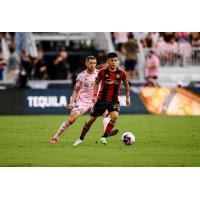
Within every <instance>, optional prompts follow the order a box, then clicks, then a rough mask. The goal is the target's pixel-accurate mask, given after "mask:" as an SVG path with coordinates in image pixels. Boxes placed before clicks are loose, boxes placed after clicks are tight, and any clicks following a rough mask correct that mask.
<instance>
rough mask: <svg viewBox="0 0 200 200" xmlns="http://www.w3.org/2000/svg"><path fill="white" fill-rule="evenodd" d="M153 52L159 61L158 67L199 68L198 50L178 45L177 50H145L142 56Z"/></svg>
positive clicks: (199, 56)
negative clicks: (150, 51)
mask: <svg viewBox="0 0 200 200" xmlns="http://www.w3.org/2000/svg"><path fill="white" fill-rule="evenodd" d="M149 50H153V51H154V52H155V53H156V54H157V55H158V57H159V59H160V66H161V67H164V66H168V67H169V66H176V67H178V66H180V67H189V66H198V67H200V48H194V47H191V46H190V45H187V44H185V45H184V44H182V45H179V46H178V47H177V48H171V49H170V48H168V49H167V48H151V49H150V48H145V49H143V51H144V56H145V57H146V56H147V52H148V51H149Z"/></svg>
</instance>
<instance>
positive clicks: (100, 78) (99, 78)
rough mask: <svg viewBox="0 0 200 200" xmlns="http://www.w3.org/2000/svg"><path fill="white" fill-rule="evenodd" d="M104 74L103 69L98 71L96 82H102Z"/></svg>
mask: <svg viewBox="0 0 200 200" xmlns="http://www.w3.org/2000/svg"><path fill="white" fill-rule="evenodd" d="M102 74H103V70H100V71H99V72H98V74H97V76H96V78H95V82H96V83H100V82H101V80H102V77H103V76H102Z"/></svg>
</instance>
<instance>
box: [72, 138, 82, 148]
mask: <svg viewBox="0 0 200 200" xmlns="http://www.w3.org/2000/svg"><path fill="white" fill-rule="evenodd" d="M82 142H83V140H81V139H80V138H79V139H78V140H76V142H74V144H73V146H74V147H77V146H78V145H80V144H81V143H82Z"/></svg>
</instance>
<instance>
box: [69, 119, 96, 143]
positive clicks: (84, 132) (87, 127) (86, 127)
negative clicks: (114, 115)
mask: <svg viewBox="0 0 200 200" xmlns="http://www.w3.org/2000/svg"><path fill="white" fill-rule="evenodd" d="M97 117H98V116H90V118H89V120H88V121H87V122H86V123H85V125H84V127H83V129H82V131H81V135H80V137H79V139H78V140H76V141H75V142H74V144H73V146H78V145H80V144H81V143H82V142H83V140H84V138H85V136H86V134H87V132H88V131H89V130H90V127H91V126H92V124H93V123H94V122H95V120H96V119H97Z"/></svg>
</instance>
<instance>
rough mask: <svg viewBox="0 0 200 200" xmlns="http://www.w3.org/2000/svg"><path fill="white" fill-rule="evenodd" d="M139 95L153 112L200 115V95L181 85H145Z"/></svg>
mask: <svg viewBox="0 0 200 200" xmlns="http://www.w3.org/2000/svg"><path fill="white" fill-rule="evenodd" d="M139 95H140V98H141V100H142V102H143V104H144V105H145V107H146V109H147V110H148V111H149V112H150V113H152V114H161V115H200V96H198V95H196V94H194V93H192V92H191V91H189V90H187V89H184V88H181V87H159V86H156V87H143V88H142V89H141V91H140V94H139Z"/></svg>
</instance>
